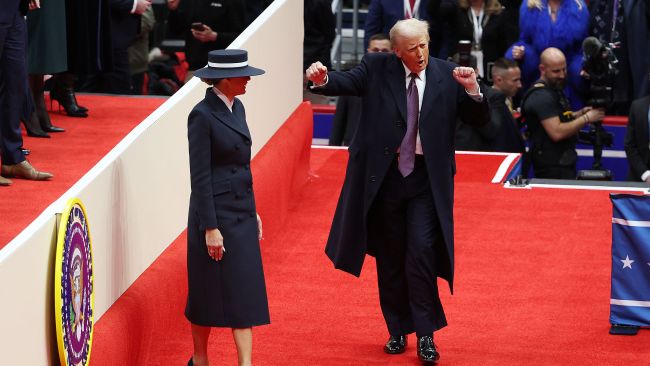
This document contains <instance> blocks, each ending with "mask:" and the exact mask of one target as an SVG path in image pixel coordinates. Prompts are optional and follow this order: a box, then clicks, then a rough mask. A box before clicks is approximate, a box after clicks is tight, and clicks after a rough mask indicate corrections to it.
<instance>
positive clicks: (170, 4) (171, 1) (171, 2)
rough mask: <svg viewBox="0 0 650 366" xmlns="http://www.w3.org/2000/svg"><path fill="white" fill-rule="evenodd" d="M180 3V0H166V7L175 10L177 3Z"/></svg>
mask: <svg viewBox="0 0 650 366" xmlns="http://www.w3.org/2000/svg"><path fill="white" fill-rule="evenodd" d="M180 3H181V0H167V8H168V9H169V10H176V9H177V8H178V4H180Z"/></svg>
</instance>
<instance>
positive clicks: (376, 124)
mask: <svg viewBox="0 0 650 366" xmlns="http://www.w3.org/2000/svg"><path fill="white" fill-rule="evenodd" d="M390 38H391V43H392V45H393V48H394V51H395V54H385V53H373V54H367V55H365V57H364V58H363V60H362V61H361V64H359V65H358V66H357V67H355V68H353V69H351V70H349V71H345V72H328V70H327V68H325V67H324V66H323V65H322V64H321V63H319V62H316V63H314V64H312V65H311V66H310V67H309V68H308V69H307V71H306V77H307V79H309V80H310V81H311V82H312V83H313V84H314V86H313V90H314V91H316V92H319V93H323V94H327V95H359V96H361V97H363V106H362V119H361V121H360V124H359V127H358V129H357V134H356V135H355V138H354V140H353V142H352V145H351V146H350V148H349V154H350V158H349V161H348V167H347V172H346V177H345V182H344V184H343V189H342V191H341V195H340V197H339V203H338V206H337V209H336V213H335V216H334V221H333V223H332V228H331V231H330V235H329V239H328V242H327V247H326V250H325V251H326V253H327V255H328V256H329V258H330V259H331V260H332V261H333V263H334V265H335V267H336V268H339V269H341V270H344V271H346V272H348V273H351V274H354V275H356V276H358V275H359V274H360V272H361V267H362V265H363V261H364V259H365V255H366V253H368V254H371V255H374V256H375V257H376V259H377V277H378V284H379V297H380V299H379V300H380V305H381V309H382V312H383V314H384V319H385V321H386V325H387V327H388V332H389V334H390V337H389V340H388V342H387V343H386V345H385V347H384V351H385V352H386V353H390V354H395V353H402V352H404V350H405V348H406V343H407V335H408V334H409V333H413V332H415V333H416V335H417V337H418V345H417V354H418V357H419V359H420V360H421V361H423V362H426V363H435V362H437V361H438V359H439V357H440V355H439V353H438V351H437V350H436V347H435V345H434V343H433V332H434V331H436V330H438V329H440V328H442V327H444V326H445V325H446V324H447V321H446V319H445V315H444V312H443V309H442V304H441V303H440V298H439V295H438V287H437V277H441V278H443V279H446V280H447V281H448V282H449V286H450V289H451V288H453V287H452V286H453V285H452V284H453V263H454V241H453V240H454V235H453V201H454V199H453V187H454V173H455V170H456V163H455V157H454V126H455V122H456V118H457V117H460V118H463V119H465V120H467V121H470V120H471V121H475V122H476V123H478V124H484V123H487V121H488V120H489V111H488V106H487V103H486V102H485V101H484V100H483V96H482V94H481V93H480V89H479V86H478V83H477V81H476V74H475V72H474V70H473V69H471V68H466V67H455V66H456V65H455V64H452V63H450V62H446V61H442V60H439V59H435V58H433V57H430V56H429V46H428V45H429V36H428V24H427V23H426V22H424V21H420V20H417V19H414V18H412V19H407V20H402V21H399V22H397V23H396V24H395V26H394V27H393V28H392V29H391V31H390Z"/></svg>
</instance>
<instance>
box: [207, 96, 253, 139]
mask: <svg viewBox="0 0 650 366" xmlns="http://www.w3.org/2000/svg"><path fill="white" fill-rule="evenodd" d="M205 98H206V99H207V100H208V103H209V104H210V106H211V107H212V115H214V116H215V117H216V118H217V119H218V120H219V121H220V122H221V123H223V124H224V125H226V126H228V127H229V128H231V129H232V130H234V131H235V132H237V133H239V134H241V135H243V136H245V137H246V138H248V139H249V140H250V138H251V136H250V133H249V132H248V128H246V125H245V123H243V121H242V122H240V121H238V120H237V118H236V116H235V114H234V113H233V112H230V110H229V109H228V107H226V105H225V104H224V102H223V101H222V100H221V99H219V97H217V95H216V94H215V93H214V92H213V91H212V88H210V89H208V90H207V91H206V95H205ZM236 105H237V102H236V101H235V104H234V105H233V110H234V109H235V106H236Z"/></svg>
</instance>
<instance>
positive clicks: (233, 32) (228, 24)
mask: <svg viewBox="0 0 650 366" xmlns="http://www.w3.org/2000/svg"><path fill="white" fill-rule="evenodd" d="M245 14H246V12H245V9H244V2H242V1H241V0H211V1H206V0H183V1H181V3H180V5H179V6H178V8H177V9H176V10H174V11H170V12H169V18H168V25H169V29H170V31H171V32H172V33H174V34H182V35H183V36H184V38H185V57H186V58H187V63H188V64H189V67H190V70H197V69H200V68H202V67H204V66H205V65H206V64H207V63H208V52H210V51H212V50H222V49H225V48H227V47H228V46H229V45H230V44H231V43H232V41H234V40H235V38H237V37H238V36H239V34H240V33H241V32H242V31H243V30H244V28H245V25H244V21H245V19H244V17H245ZM195 22H200V23H203V24H205V25H207V26H208V27H210V28H211V29H212V30H213V31H215V32H217V40H216V41H214V42H205V43H203V42H200V41H198V40H197V39H196V38H194V36H192V30H191V26H192V23H195Z"/></svg>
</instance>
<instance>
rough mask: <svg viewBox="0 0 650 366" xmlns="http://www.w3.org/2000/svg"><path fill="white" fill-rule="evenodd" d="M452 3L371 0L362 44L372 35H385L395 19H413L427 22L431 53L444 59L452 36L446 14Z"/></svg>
mask: <svg viewBox="0 0 650 366" xmlns="http://www.w3.org/2000/svg"><path fill="white" fill-rule="evenodd" d="M453 4H454V1H452V0H406V1H404V0H372V2H371V3H370V6H369V7H368V15H367V16H366V21H365V38H364V42H363V44H364V46H365V47H368V43H369V42H370V36H372V35H373V34H377V33H384V34H388V31H389V30H390V29H391V28H392V27H393V25H395V23H396V22H397V21H398V20H401V19H409V18H416V19H421V20H426V21H427V22H429V26H430V29H429V36H430V39H429V42H430V44H429V47H430V53H431V55H432V56H434V57H438V58H442V59H446V58H447V56H448V54H449V42H450V40H451V36H452V35H451V32H450V30H449V24H448V19H446V18H448V17H445V15H446V14H448V13H449V12H450V11H451V10H453Z"/></svg>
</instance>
